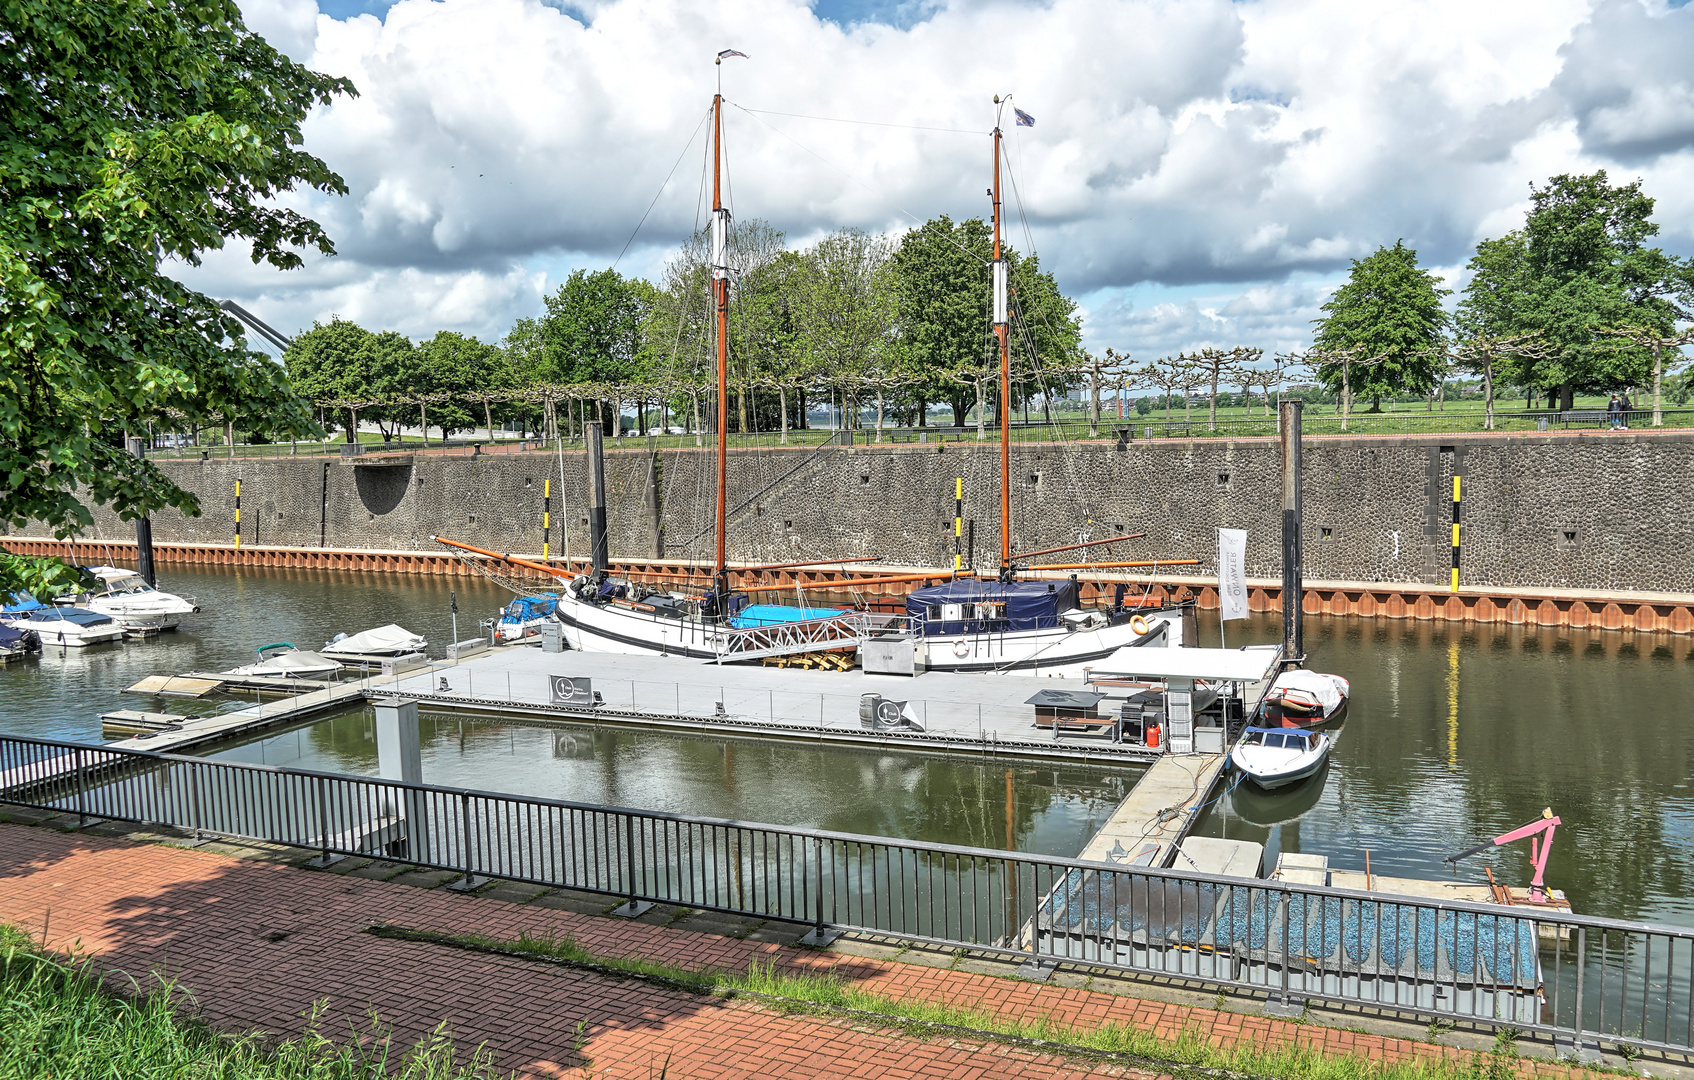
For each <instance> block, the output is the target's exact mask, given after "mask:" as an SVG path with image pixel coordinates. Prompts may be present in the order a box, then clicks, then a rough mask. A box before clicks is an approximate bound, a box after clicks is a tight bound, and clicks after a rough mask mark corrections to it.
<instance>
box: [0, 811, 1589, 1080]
mask: <svg viewBox="0 0 1694 1080" xmlns="http://www.w3.org/2000/svg"><path fill="white" fill-rule="evenodd" d="M0 922H8V923H12V924H15V925H19V926H22V927H23V928H25V929H26V930H29V931H30V932H32V933H36V934H44V935H45V937H46V939H47V942H48V943H49V944H50V945H51V946H53V947H55V948H61V949H66V948H71V947H78V948H81V949H83V950H86V951H87V952H88V953H89V954H91V955H92V956H93V957H95V959H96V961H97V962H98V963H99V964H100V965H101V966H102V967H104V968H106V969H108V970H112V971H117V972H122V973H124V974H125V975H128V976H132V977H135V978H137V979H142V980H144V979H146V978H147V977H148V976H149V975H150V974H151V973H155V972H158V973H163V974H165V975H167V976H168V977H169V978H171V979H174V980H176V981H177V983H178V985H179V986H180V987H181V988H182V989H184V990H186V991H187V992H189V993H190V994H192V995H193V998H194V1000H195V1002H196V1003H197V1006H198V1008H199V1009H200V1010H201V1012H202V1014H203V1015H204V1016H205V1017H206V1019H208V1020H209V1021H211V1022H212V1023H214V1024H217V1025H219V1026H220V1027H223V1028H226V1029H232V1030H245V1029H255V1028H257V1029H262V1030H265V1031H271V1032H292V1031H296V1030H299V1029H300V1028H301V1026H302V1024H303V1020H302V1017H303V1014H305V1013H306V1012H307V1011H308V1010H309V1009H310V1008H311V1007H312V1005H313V1004H314V1003H316V1002H323V1003H325V1004H326V1011H325V1013H324V1021H323V1022H324V1026H325V1028H324V1029H325V1030H326V1031H327V1032H329V1033H331V1034H337V1033H343V1032H347V1031H348V1030H349V1028H350V1026H351V1027H353V1028H359V1027H366V1026H368V1023H369V1017H371V1016H372V1015H375V1016H378V1017H380V1018H381V1019H382V1020H383V1021H384V1022H386V1023H390V1024H392V1025H393V1030H394V1034H395V1037H396V1041H397V1043H399V1044H400V1045H410V1044H411V1043H413V1042H415V1041H416V1040H418V1039H420V1038H423V1037H425V1036H427V1035H428V1034H429V1033H430V1032H431V1031H432V1030H433V1029H434V1028H435V1027H436V1026H437V1025H438V1024H443V1023H444V1024H445V1025H446V1027H447V1029H448V1031H449V1032H450V1034H451V1035H452V1036H453V1038H454V1039H455V1041H456V1042H457V1043H458V1044H459V1046H460V1047H461V1048H462V1049H469V1048H471V1047H475V1046H478V1045H485V1046H486V1047H487V1049H488V1051H489V1052H490V1053H491V1054H492V1055H493V1059H494V1063H495V1065H496V1066H497V1067H498V1068H499V1069H502V1070H513V1071H515V1072H516V1073H518V1074H519V1075H522V1076H526V1077H557V1076H567V1075H569V1076H587V1075H592V1076H595V1077H608V1078H611V1077H642V1078H650V1077H654V1076H658V1075H659V1073H660V1071H661V1070H662V1069H664V1068H666V1067H667V1064H668V1069H669V1076H671V1077H689V1078H692V1077H707V1078H720V1077H724V1078H727V1077H752V1076H761V1077H762V1076H791V1077H797V1078H798V1077H832V1076H887V1077H902V1076H919V1075H922V1076H945V1077H948V1078H950V1080H951V1078H974V1077H983V1078H988V1077H1072V1076H1077V1077H1081V1076H1094V1075H1125V1070H1124V1069H1122V1068H1121V1067H1118V1066H1110V1065H1105V1064H1102V1063H1098V1062H1091V1061H1089V1060H1087V1059H1085V1058H1080V1057H1075V1058H1070V1059H1064V1058H1059V1057H1055V1056H1051V1055H1044V1054H1039V1053H1035V1052H1032V1051H1029V1050H1026V1049H1021V1048H1016V1047H1013V1046H1010V1045H1007V1044H1004V1043H998V1042H992V1041H987V1042H976V1041H969V1040H950V1039H941V1038H918V1037H915V1036H912V1035H910V1034H906V1033H899V1032H893V1031H872V1030H865V1029H864V1028H862V1027H855V1026H850V1025H848V1024H847V1023H845V1022H843V1021H839V1020H833V1019H830V1018H826V1017H819V1016H802V1015H793V1014H787V1015H785V1014H783V1013H781V1012H779V1011H776V1010H773V1009H770V1008H766V1007H764V1006H761V1005H758V1004H756V1003H754V1002H753V1001H751V1000H747V999H741V1000H726V999H721V998H709V997H703V996H697V995H691V994H687V993H682V992H674V991H669V990H664V989H661V988H656V987H654V986H653V985H651V984H647V983H642V982H638V981H634V980H630V979H624V978H618V977H613V976H603V975H600V974H596V973H594V972H589V971H583V970H580V969H573V968H568V967H560V966H557V965H550V964H538V963H534V962H531V961H525V960H521V959H515V958H507V957H501V956H493V955H486V954H480V953H472V952H466V951H464V950H460V949H454V948H450V947H447V946H443V945H437V944H427V943H419V942H407V941H399V940H389V939H381V938H376V937H373V936H371V935H369V934H366V933H364V932H363V931H364V930H365V929H366V928H367V927H368V926H369V925H370V924H371V923H373V922H386V923H392V924H395V925H398V926H404V927H408V928H413V929H418V930H426V931H433V932H437V933H442V934H459V935H462V934H470V933H475V934H481V935H486V936H490V937H494V938H498V939H508V940H509V939H515V938H517V937H518V936H519V935H520V934H523V933H528V934H532V935H544V934H553V935H558V936H563V935H569V936H571V937H573V938H575V939H576V940H577V941H578V942H579V943H580V944H581V945H583V946H584V947H585V948H587V949H589V950H590V951H592V952H594V953H596V954H599V955H605V956H613V955H616V956H637V957H644V958H648V959H652V960H658V961H662V962H665V963H668V964H672V965H676V966H681V967H687V968H696V969H701V968H716V969H722V970H733V971H745V970H747V968H748V966H749V965H750V964H751V963H753V962H754V961H757V962H759V963H761V964H766V963H770V964H775V965H776V966H777V967H779V968H782V969H788V970H795V971H799V970H814V971H816V970H828V971H831V972H833V973H835V974H836V975H838V976H840V977H841V978H843V979H845V980H849V981H851V982H853V983H854V984H856V985H858V986H861V987H863V988H865V989H867V990H872V991H875V992H878V993H881V994H884V995H887V996H890V997H899V998H921V999H925V1000H930V1001H941V1002H948V1003H952V1004H957V1005H961V1006H968V1007H971V1008H980V1009H989V1010H992V1011H994V1012H995V1013H997V1014H998V1015H1000V1016H1002V1017H1006V1018H1008V1019H1015V1018H1022V1019H1027V1020H1040V1019H1043V1018H1047V1019H1050V1020H1051V1021H1053V1022H1055V1023H1057V1024H1059V1025H1063V1026H1082V1027H1086V1026H1091V1025H1096V1024H1100V1023H1104V1022H1108V1021H1110V1022H1114V1023H1118V1024H1123V1025H1133V1026H1134V1027H1136V1028H1140V1029H1150V1030H1153V1031H1156V1032H1157V1033H1159V1034H1160V1035H1163V1036H1165V1037H1167V1038H1175V1037H1177V1036H1178V1035H1179V1034H1181V1033H1182V1032H1184V1031H1191V1032H1198V1033H1201V1034H1203V1035H1204V1036H1205V1037H1207V1038H1208V1039H1210V1040H1211V1041H1212V1042H1213V1043H1214V1044H1217V1045H1230V1044H1233V1043H1235V1042H1237V1041H1238V1040H1252V1041H1254V1042H1258V1043H1261V1044H1299V1045H1305V1046H1310V1047H1312V1048H1313V1049H1316V1050H1320V1051H1324V1052H1330V1053H1341V1054H1355V1055H1359V1056H1365V1057H1369V1058H1372V1059H1375V1060H1379V1061H1394V1060H1404V1059H1409V1058H1412V1057H1424V1056H1428V1057H1434V1056H1453V1055H1457V1054H1462V1053H1463V1051H1458V1050H1454V1049H1452V1048H1449V1047H1441V1046H1435V1045H1431V1044H1424V1043H1417V1042H1412V1041H1410V1040H1404V1039H1391V1038H1384V1037H1380V1036H1374V1035H1367V1034H1363V1033H1359V1032H1355V1031H1346V1030H1340V1029H1335V1028H1328V1027H1322V1026H1316V1025H1301V1024H1295V1023H1290V1022H1284V1021H1277V1020H1271V1019H1268V1018H1264V1017H1259V1016H1248V1015H1240V1014H1235V1013H1230V1012H1220V1011H1214V1010H1211V1009H1202V1008H1194V1007H1190V1006H1183V1005H1178V1004H1173V1003H1166V1002H1158V1001H1148V1000H1143V999H1137V998H1131V997H1124V996H1120V995H1116V994H1109V993H1101V992H1096V991H1090V990H1085V989H1080V988H1066V987H1059V986H1051V985H1044V984H1038V983H1030V982H1024V981H1019V980H1013V979H1006V978H998V977H994V976H991V975H985V974H979V973H973V972H965V971H954V970H947V969H941V968H934V967H927V966H920V965H916V964H908V963H901V962H898V961H893V960H878V959H869V958H865V957H861V956H851V955H843V954H840V953H829V952H817V951H812V950H801V949H792V948H787V947H784V946H781V945H777V944H772V943H769V942H758V941H751V940H740V939H736V938H732V937H721V936H717V935H713V934H704V933H699V932H695V931H689V930H681V929H672V928H668V927H662V926H653V925H648V924H645V923H640V922H632V921H628V920H622V919H614V918H603V917H598V916H595V915H584V914H578V913H576V912H572V911H567V910H559V909H556V908H547V907H540V906H535V905H532V904H518V903H510V902H505V901H500V900H494V899H490V898H487V897H469V896H464V895H461V894H458V893H452V892H447V891H445V890H442V889H439V888H438V889H430V890H425V889H420V888H411V887H407V886H405V885H401V884H398V883H388V882H383V881H376V880H370V879H366V878H360V877H353V876H346V875H338V874H328V873H321V872H312V871H307V870H302V869H298V868H296V867H293V866H289V865H286V864H283V863H279V862H272V861H265V860H255V859H242V858H235V857H231V856H228V855H223V854H217V853H213V852H207V851H198V850H191V849H187V848H182V847H176V846H170V845H160V844H144V843H136V842H132V841H128V840H120V839H111V838H106V837H100V836H95V835H90V834H86V833H80V834H79V833H66V832H60V831H58V830H55V829H50V828H42V827H31V826H26V825H18V824H0ZM579 1024H580V1025H582V1028H581V1035H580V1036H579V1034H578V1026H579ZM579 1038H580V1040H581V1047H580V1051H579V1050H578V1049H577V1044H578V1042H579ZM1530 1068H1531V1067H1529V1066H1527V1065H1526V1067H1525V1071H1529V1069H1530ZM1539 1071H1541V1072H1543V1073H1550V1072H1564V1071H1565V1070H1562V1069H1553V1068H1546V1067H1542V1068H1541V1069H1540V1070H1539Z"/></svg>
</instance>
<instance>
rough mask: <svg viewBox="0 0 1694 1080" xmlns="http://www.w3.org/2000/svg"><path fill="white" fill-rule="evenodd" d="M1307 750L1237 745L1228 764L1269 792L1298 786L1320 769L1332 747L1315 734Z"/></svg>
mask: <svg viewBox="0 0 1694 1080" xmlns="http://www.w3.org/2000/svg"><path fill="white" fill-rule="evenodd" d="M1309 745H1310V746H1311V749H1310V750H1299V751H1297V750H1292V749H1288V748H1285V747H1280V746H1263V745H1255V744H1250V743H1247V742H1246V741H1242V742H1239V743H1237V744H1236V745H1235V748H1234V749H1233V750H1231V751H1230V753H1229V761H1230V764H1232V765H1234V766H1235V767H1236V768H1237V769H1240V770H1241V771H1242V772H1244V773H1246V774H1247V778H1248V779H1249V780H1251V781H1253V783H1255V784H1257V785H1258V786H1259V787H1262V788H1265V789H1266V790H1268V791H1274V790H1276V789H1277V788H1282V787H1288V786H1289V785H1290V784H1297V783H1299V782H1300V781H1302V780H1304V779H1306V778H1307V777H1308V776H1311V775H1312V774H1313V773H1315V772H1317V771H1318V770H1319V769H1321V768H1323V763H1324V761H1325V760H1327V759H1328V757H1329V751H1330V748H1331V747H1332V746H1333V745H1334V740H1332V739H1331V738H1330V737H1329V736H1328V735H1327V734H1324V733H1322V732H1318V733H1316V734H1314V735H1312V736H1311V737H1310V740H1309Z"/></svg>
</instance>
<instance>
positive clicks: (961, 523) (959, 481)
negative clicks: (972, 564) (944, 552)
mask: <svg viewBox="0 0 1694 1080" xmlns="http://www.w3.org/2000/svg"><path fill="white" fill-rule="evenodd" d="M964 544H965V478H964V477H962V476H955V477H954V478H953V573H954V574H955V575H956V574H958V572H959V571H960V570H962V569H963V568H964V551H965V548H964Z"/></svg>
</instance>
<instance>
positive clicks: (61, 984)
mask: <svg viewBox="0 0 1694 1080" xmlns="http://www.w3.org/2000/svg"><path fill="white" fill-rule="evenodd" d="M117 989H127V990H130V991H133V990H135V989H136V988H135V987H133V986H130V987H116V986H114V985H112V984H111V983H109V982H106V981H103V980H102V979H101V978H100V977H99V976H98V975H97V974H96V973H95V972H94V971H93V970H92V969H91V967H90V966H89V964H88V963H87V962H86V961H78V960H66V959H64V958H62V957H56V956H53V955H51V954H50V953H48V952H46V951H45V950H43V949H41V948H39V947H37V946H36V944H35V943H33V942H32V941H31V940H30V939H29V938H28V937H27V936H26V935H24V934H23V933H22V932H20V931H18V930H17V929H15V928H13V927H8V926H0V1077H5V1078H6V1080H64V1078H70V1077H77V1078H89V1080H95V1078H107V1077H110V1078H112V1080H118V1078H122V1080H134V1078H151V1077H206V1078H217V1080H486V1078H490V1077H492V1076H493V1075H494V1074H493V1073H492V1072H491V1071H490V1069H489V1068H488V1064H487V1060H486V1057H485V1056H484V1055H481V1054H475V1055H472V1057H471V1059H470V1060H469V1061H462V1060H460V1058H459V1055H457V1054H456V1053H455V1051H454V1048H453V1044H452V1042H451V1041H450V1040H449V1039H447V1038H446V1037H445V1035H444V1034H442V1033H440V1032H437V1034H436V1036H435V1037H433V1038H431V1039H428V1040H425V1041H424V1042H421V1043H419V1044H418V1045H417V1046H415V1047H412V1048H410V1049H409V1050H407V1049H399V1048H396V1047H394V1046H392V1045H391V1043H390V1041H389V1039H388V1037H387V1036H386V1034H385V1033H384V1032H383V1031H382V1030H381V1029H380V1028H377V1027H376V1026H374V1025H373V1026H372V1028H371V1029H370V1030H368V1031H365V1032H361V1033H359V1034H360V1035H361V1036H363V1037H362V1038H360V1039H359V1040H357V1041H355V1040H352V1039H345V1040H340V1041H337V1040H332V1039H330V1038H329V1037H327V1036H326V1035H324V1034H323V1033H322V1032H321V1031H320V1030H318V1028H317V1026H316V1025H315V1024H312V1025H311V1026H310V1027H309V1028H308V1030H307V1031H306V1032H305V1033H304V1034H302V1035H298V1036H295V1037H293V1038H290V1039H286V1040H280V1041H271V1042H266V1041H261V1040H260V1039H258V1038H255V1037H252V1036H245V1037H235V1036H229V1035H223V1034H219V1033H218V1032H215V1031H213V1030H212V1029H211V1028H209V1027H207V1026H206V1025H204V1024H201V1023H199V1022H197V1021H195V1020H192V1019H189V1018H188V1017H187V1016H186V1015H185V1014H184V1012H183V1011H182V1008H181V1006H182V1005H183V1004H184V1003H183V1002H182V1001H180V1000H178V1001H176V1002H173V1001H172V1000H171V995H170V993H169V992H168V990H159V991H157V992H154V993H150V994H141V995H131V994H125V993H114V992H113V991H114V990H117ZM347 1034H349V1035H351V1034H353V1033H352V1032H348V1033H347Z"/></svg>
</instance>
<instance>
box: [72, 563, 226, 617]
mask: <svg viewBox="0 0 1694 1080" xmlns="http://www.w3.org/2000/svg"><path fill="white" fill-rule="evenodd" d="M88 571H89V573H91V574H93V575H94V576H95V577H96V578H98V579H99V580H100V586H101V588H100V591H99V592H94V593H89V594H88V595H87V596H85V597H83V598H82V599H81V600H80V601H79V602H80V603H81V604H82V606H83V607H86V608H87V609H88V610H90V611H98V612H99V613H100V614H102V615H110V616H111V617H112V618H114V619H116V620H117V621H118V624H119V625H120V626H122V627H123V628H124V629H125V630H142V631H151V630H174V629H176V627H177V625H178V624H179V623H180V622H181V621H182V617H183V616H184V615H191V614H193V613H194V612H196V611H199V610H200V607H199V605H197V604H195V603H194V601H193V599H192V598H187V599H185V598H183V597H181V596H177V595H176V594H175V593H168V592H161V591H160V590H158V589H156V588H154V587H153V586H151V585H149V584H147V579H146V578H144V577H142V576H141V575H140V574H138V573H136V572H135V571H134V570H125V569H123V568H122V567H118V566H91V567H89V568H88Z"/></svg>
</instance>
